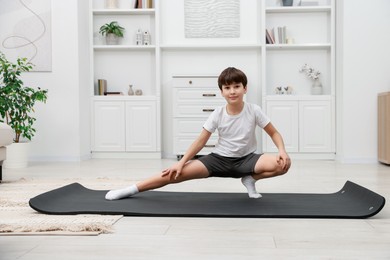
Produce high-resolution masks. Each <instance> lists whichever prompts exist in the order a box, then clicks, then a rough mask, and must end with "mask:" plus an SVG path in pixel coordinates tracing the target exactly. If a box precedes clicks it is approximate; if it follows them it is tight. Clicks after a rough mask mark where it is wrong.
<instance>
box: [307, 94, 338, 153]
mask: <svg viewBox="0 0 390 260" xmlns="http://www.w3.org/2000/svg"><path fill="white" fill-rule="evenodd" d="M299 117H300V124H299V147H300V152H319V153H322V152H334V151H332V129H333V124H332V120H331V103H330V101H300V102H299Z"/></svg>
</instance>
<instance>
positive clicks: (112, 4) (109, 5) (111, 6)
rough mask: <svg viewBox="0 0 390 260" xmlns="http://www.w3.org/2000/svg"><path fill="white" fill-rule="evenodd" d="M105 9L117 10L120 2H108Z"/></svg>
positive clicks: (107, 0)
mask: <svg viewBox="0 0 390 260" xmlns="http://www.w3.org/2000/svg"><path fill="white" fill-rule="evenodd" d="M104 7H105V8H107V9H116V8H118V0H106V1H105V4H104Z"/></svg>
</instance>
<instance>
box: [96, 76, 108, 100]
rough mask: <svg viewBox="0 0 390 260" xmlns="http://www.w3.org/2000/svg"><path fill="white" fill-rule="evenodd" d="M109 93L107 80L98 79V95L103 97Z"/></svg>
mask: <svg viewBox="0 0 390 260" xmlns="http://www.w3.org/2000/svg"><path fill="white" fill-rule="evenodd" d="M106 92H107V80H105V79H98V88H97V94H98V95H100V96H103V95H104V93H106Z"/></svg>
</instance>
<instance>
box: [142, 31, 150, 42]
mask: <svg viewBox="0 0 390 260" xmlns="http://www.w3.org/2000/svg"><path fill="white" fill-rule="evenodd" d="M142 41H143V44H144V45H150V33H149V32H148V31H144V34H143V36H142Z"/></svg>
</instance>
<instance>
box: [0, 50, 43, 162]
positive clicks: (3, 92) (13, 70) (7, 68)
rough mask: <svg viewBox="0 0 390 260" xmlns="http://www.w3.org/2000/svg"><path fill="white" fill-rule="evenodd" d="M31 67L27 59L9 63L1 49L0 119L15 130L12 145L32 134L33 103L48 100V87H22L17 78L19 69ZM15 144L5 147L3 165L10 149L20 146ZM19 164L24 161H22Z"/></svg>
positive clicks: (33, 130) (29, 138) (25, 69)
mask: <svg viewBox="0 0 390 260" xmlns="http://www.w3.org/2000/svg"><path fill="white" fill-rule="evenodd" d="M32 68H33V64H32V63H30V62H29V61H28V60H27V58H18V59H17V60H16V63H12V62H10V61H9V60H8V59H7V58H6V56H5V55H4V54H3V53H1V52H0V122H5V123H6V124H8V125H10V126H11V127H12V129H13V130H14V132H15V136H14V144H22V143H26V142H22V140H23V139H27V140H31V138H32V137H33V136H34V134H35V131H36V130H35V128H34V127H33V124H34V122H35V121H36V119H35V118H34V117H33V116H32V113H33V112H34V105H35V103H36V102H44V103H45V102H46V99H47V92H48V91H47V90H42V89H40V88H38V89H34V88H31V87H27V86H24V84H23V81H22V80H21V79H20V77H21V74H22V72H27V71H30V70H32ZM14 144H13V145H11V146H12V147H11V146H9V147H7V160H6V161H5V164H6V167H7V164H9V161H12V153H13V149H20V147H21V146H22V145H14ZM25 146H27V145H25ZM17 147H19V148H17ZM16 153H18V152H16ZM16 161H19V159H16ZM7 162H8V163H7ZM17 164H19V163H17ZM22 165H27V163H26V162H23V163H22ZM16 167H18V166H16Z"/></svg>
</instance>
